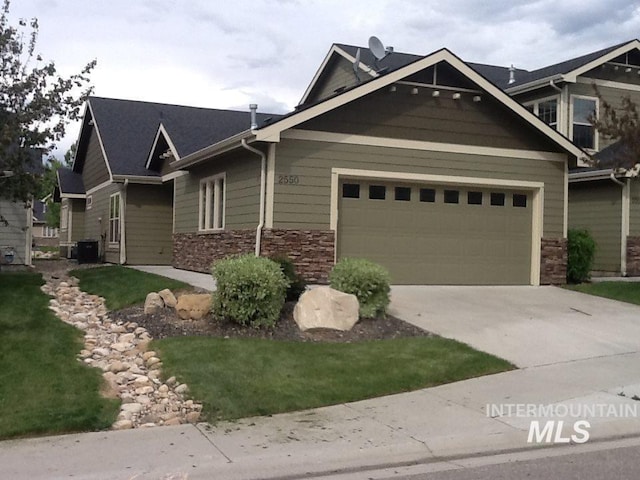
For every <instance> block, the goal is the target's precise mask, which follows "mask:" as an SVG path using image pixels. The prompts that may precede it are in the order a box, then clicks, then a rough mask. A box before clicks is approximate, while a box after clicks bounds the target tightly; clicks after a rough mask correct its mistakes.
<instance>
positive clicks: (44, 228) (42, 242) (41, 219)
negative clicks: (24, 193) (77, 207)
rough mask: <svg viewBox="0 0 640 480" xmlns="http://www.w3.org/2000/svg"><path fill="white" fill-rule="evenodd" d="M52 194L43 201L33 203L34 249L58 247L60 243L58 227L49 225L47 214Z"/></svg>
mask: <svg viewBox="0 0 640 480" xmlns="http://www.w3.org/2000/svg"><path fill="white" fill-rule="evenodd" d="M51 196H52V195H51V194H49V195H47V196H46V197H45V198H43V199H42V200H36V201H34V202H33V206H32V208H31V210H32V212H33V224H32V225H33V229H32V236H33V241H32V244H33V246H34V247H56V246H58V242H59V231H58V229H57V228H56V227H50V226H49V225H47V220H46V218H45V217H46V213H47V201H48V200H49V199H50V198H51Z"/></svg>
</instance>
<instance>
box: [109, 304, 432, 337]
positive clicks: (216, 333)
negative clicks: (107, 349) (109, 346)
mask: <svg viewBox="0 0 640 480" xmlns="http://www.w3.org/2000/svg"><path fill="white" fill-rule="evenodd" d="M294 305H295V303H293V302H291V303H287V304H286V305H285V307H284V309H283V312H282V316H281V317H280V320H279V321H278V323H277V325H276V327H275V328H273V329H255V328H250V327H242V326H240V325H238V324H236V323H232V322H229V321H225V320H216V319H214V318H213V317H212V316H211V315H208V316H207V317H205V318H203V319H202V320H182V319H181V318H180V317H178V315H177V314H176V313H175V310H173V309H171V308H165V309H164V310H163V311H162V312H160V313H157V314H154V315H145V313H144V308H143V306H142V305H135V306H133V307H129V308H124V309H122V310H118V311H115V312H111V313H110V314H109V316H110V317H111V319H112V320H114V321H123V322H136V323H137V324H138V325H140V326H141V327H144V328H146V329H147V330H148V332H149V334H151V336H152V337H153V338H156V339H161V338H167V337H181V336H209V337H221V338H265V339H271V340H288V341H297V342H342V343H349V342H358V341H364V340H382V339H390V338H398V337H419V336H420V337H424V336H429V335H430V333H429V332H425V331H424V330H422V329H420V328H418V327H415V326H413V325H411V324H409V323H406V322H404V321H402V320H400V319H398V318H395V317H392V316H387V317H386V318H378V319H362V320H360V321H359V322H358V323H357V324H356V325H355V326H354V327H353V328H352V329H351V330H350V331H348V332H340V331H336V330H329V329H324V328H317V329H313V330H307V331H306V332H301V331H300V329H299V328H298V326H297V325H296V323H295V321H294V320H293V307H294Z"/></svg>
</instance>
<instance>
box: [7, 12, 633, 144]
mask: <svg viewBox="0 0 640 480" xmlns="http://www.w3.org/2000/svg"><path fill="white" fill-rule="evenodd" d="M20 18H24V19H31V18H37V19H38V22H39V25H40V31H39V38H38V45H37V49H36V50H37V52H38V53H40V54H41V55H42V57H43V58H44V59H45V60H53V61H55V64H56V67H57V68H58V71H59V72H60V73H61V74H62V75H71V74H74V73H78V72H79V71H80V70H81V69H82V67H83V66H84V65H85V64H86V63H88V62H89V61H91V60H93V59H96V60H97V67H96V68H95V70H94V72H93V74H92V76H91V79H92V84H93V85H94V87H95V90H94V95H99V96H104V97H113V98H124V99H131V100H144V101H152V102H161V103H173V104H179V105H190V106H198V107H206V108H230V109H239V110H248V105H249V104H250V103H257V104H258V110H259V111H261V112H269V113H285V112H287V111H290V110H291V109H292V108H294V107H295V105H296V104H297V103H298V102H299V101H300V98H301V97H302V95H303V93H304V91H305V89H306V87H307V86H308V84H309V83H310V82H311V80H312V79H313V76H314V74H315V73H316V71H317V69H318V67H319V66H320V64H321V63H322V60H323V59H324V57H325V55H326V54H327V52H328V51H329V49H330V48H331V45H332V43H346V44H352V45H359V46H366V45H367V43H368V39H369V37H370V36H372V35H376V36H377V37H379V38H380V39H381V40H382V42H383V43H384V44H385V46H393V47H394V49H395V51H401V52H407V53H414V54H420V55H426V54H428V53H430V52H433V51H435V50H438V49H440V48H442V47H446V48H448V49H449V50H451V51H453V53H455V54H456V55H458V56H459V57H461V58H462V59H463V60H467V61H470V62H478V63H488V64H494V65H504V66H508V65H511V64H513V65H515V66H516V67H517V68H524V69H528V70H532V69H536V68H540V67H543V66H546V65H550V64H553V63H557V62H560V61H563V60H566V59H569V58H572V57H575V56H579V55H582V54H585V53H589V52H592V51H596V50H599V49H602V48H605V47H608V46H611V45H614V44H617V43H621V42H624V41H627V40H632V39H635V38H638V37H640V4H639V3H637V2H634V1H629V0H607V1H604V0H564V1H562V2H558V1H557V0H537V1H518V0H509V1H505V0H480V1H473V0H439V1H433V0H393V1H392V0H251V1H249V0H234V1H230V0H224V1H222V0H209V1H206V0H127V1H124V0H108V1H104V0H98V1H96V0H12V1H11V7H10V23H11V24H12V25H16V24H17V20H18V19H20ZM78 131H79V125H77V124H76V125H71V126H70V128H69V130H68V134H67V137H66V138H65V139H64V140H63V141H62V142H61V143H60V145H59V149H58V151H59V152H62V153H64V151H66V149H67V148H68V146H69V145H70V144H71V143H72V142H73V141H75V139H76V137H77V135H78Z"/></svg>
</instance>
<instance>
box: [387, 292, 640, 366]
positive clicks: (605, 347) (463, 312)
mask: <svg viewBox="0 0 640 480" xmlns="http://www.w3.org/2000/svg"><path fill="white" fill-rule="evenodd" d="M389 313H390V314H392V315H394V316H396V317H398V318H401V319H403V320H405V321H408V322H411V323H413V324H414V325H417V326H419V327H421V328H424V329H425V330H428V331H430V332H433V333H436V334H438V335H441V336H443V337H448V338H453V339H455V340H458V341H461V342H464V343H467V344H469V345H471V346H472V347H474V348H476V349H478V350H482V351H484V352H488V353H491V354H494V355H496V356H499V357H502V358H504V359H506V360H509V361H510V362H512V363H514V364H515V365H517V366H518V367H521V368H522V367H531V366H539V365H548V364H555V363H559V362H568V361H573V360H581V359H587V358H595V357H602V356H611V355H620V354H626V353H632V352H639V351H640V306H636V305H630V304H627V303H623V302H618V301H615V300H608V299H605V298H600V297H595V296H591V295H586V294H583V293H578V292H573V291H569V290H564V289H562V288H557V287H526V286H513V287H511V286H509V287H471V286H394V287H392V292H391V307H390V310H389Z"/></svg>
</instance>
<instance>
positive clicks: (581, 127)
mask: <svg viewBox="0 0 640 480" xmlns="http://www.w3.org/2000/svg"><path fill="white" fill-rule="evenodd" d="M571 100H572V104H571V110H572V113H571V119H572V123H571V127H572V130H571V132H572V133H571V134H572V137H571V138H572V140H573V143H575V144H576V145H577V146H579V147H582V148H586V149H588V150H597V149H598V138H597V135H596V131H595V128H594V127H593V125H591V122H590V121H589V117H591V116H592V115H595V116H596V117H597V116H598V99H597V98H592V97H578V96H574V97H572V99H571Z"/></svg>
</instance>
